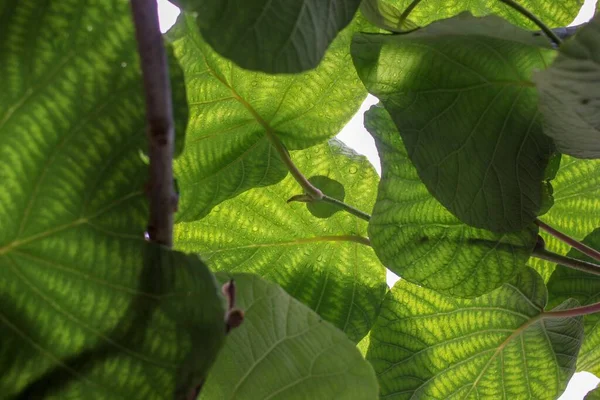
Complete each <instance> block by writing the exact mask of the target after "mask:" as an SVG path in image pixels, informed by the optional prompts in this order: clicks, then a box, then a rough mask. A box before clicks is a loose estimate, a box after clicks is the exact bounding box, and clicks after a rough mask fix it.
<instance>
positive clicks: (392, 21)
mask: <svg viewBox="0 0 600 400" xmlns="http://www.w3.org/2000/svg"><path fill="white" fill-rule="evenodd" d="M583 2H584V0H560V1H549V0H518V1H517V3H518V4H520V5H521V6H523V7H525V8H526V9H528V10H529V11H531V12H532V13H533V14H534V15H536V16H537V17H538V18H540V19H541V20H542V21H544V23H545V24H546V25H549V26H551V27H562V26H566V25H569V24H570V23H571V21H573V20H574V19H575V17H576V16H577V14H578V13H579V10H580V9H581V6H582V5H583ZM361 10H362V11H363V13H365V10H366V11H368V12H369V13H365V15H366V16H367V17H368V18H369V17H370V18H369V19H370V20H371V22H373V23H374V24H376V25H377V26H379V27H381V28H384V29H388V30H392V31H396V30H407V29H414V27H417V26H425V25H428V24H430V23H432V22H434V21H437V20H440V19H444V18H449V17H453V16H455V15H457V14H459V13H461V12H463V11H470V12H471V13H472V14H474V15H476V16H484V15H490V14H495V15H498V16H500V17H502V18H504V19H506V20H507V21H509V22H511V23H513V24H515V25H518V26H521V27H523V28H530V29H538V28H537V26H536V25H535V24H534V23H533V22H531V21H530V20H529V19H527V18H525V17H524V16H523V15H522V14H520V13H519V12H517V11H515V10H514V9H513V8H511V7H509V6H507V5H505V4H503V3H502V2H501V1H499V0H455V1H452V2H449V1H447V0H363V2H362V4H361ZM377 11H379V15H377V14H376V12H377ZM401 15H404V17H402V18H400V16H401ZM398 22H401V25H402V26H401V28H402V29H397V28H399V27H400V24H399V23H398ZM390 28H396V29H390Z"/></svg>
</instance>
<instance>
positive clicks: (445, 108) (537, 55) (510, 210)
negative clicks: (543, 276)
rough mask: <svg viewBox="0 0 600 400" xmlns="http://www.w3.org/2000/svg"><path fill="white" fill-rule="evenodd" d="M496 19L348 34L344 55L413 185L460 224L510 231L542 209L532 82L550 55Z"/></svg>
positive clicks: (544, 157) (542, 159)
mask: <svg viewBox="0 0 600 400" xmlns="http://www.w3.org/2000/svg"><path fill="white" fill-rule="evenodd" d="M539 44H540V42H539V38H538V39H535V38H533V37H532V36H531V35H530V34H529V33H527V32H525V31H522V30H519V29H518V28H515V27H514V26H512V25H509V24H508V23H506V22H505V21H502V20H501V19H499V18H497V17H485V18H474V17H472V16H469V15H465V14H463V15H461V16H458V17H456V18H452V19H448V20H445V21H440V22H437V23H435V24H432V25H430V26H428V27H427V28H424V29H420V30H418V31H416V32H413V33H410V34H405V35H365V34H360V35H357V36H355V38H354V41H353V44H352V56H353V58H354V63H355V65H356V67H357V69H358V72H359V75H360V77H361V79H362V80H363V82H364V84H365V85H366V87H367V89H368V90H369V92H371V93H372V94H374V95H375V96H377V97H378V98H379V99H380V100H381V102H382V103H383V105H384V106H385V108H386V109H387V110H388V111H389V112H390V114H391V116H392V119H393V120H394V122H395V124H396V126H397V127H398V130H399V132H400V135H402V138H403V141H404V144H405V146H406V149H407V150H408V155H409V157H410V159H411V160H412V162H413V163H414V164H415V166H416V168H417V171H418V173H419V176H420V178H421V180H422V181H423V182H424V183H425V185H426V186H427V188H428V189H429V191H430V192H431V193H432V194H433V195H434V196H435V198H436V199H438V200H439V201H440V202H441V203H442V204H443V205H444V206H445V207H446V208H448V209H449V210H450V211H451V212H452V213H453V214H454V215H456V216H457V217H458V218H460V219H461V220H462V221H464V222H465V223H467V224H469V225H471V226H474V227H477V228H484V229H488V230H491V231H494V232H515V231H518V230H521V229H523V228H525V227H527V226H528V225H529V224H531V223H532V222H533V220H534V219H535V217H536V215H537V214H538V212H539V211H540V208H541V206H542V202H543V197H542V195H543V193H544V192H545V191H544V189H543V188H544V184H543V180H544V170H545V168H546V165H547V163H548V159H549V157H550V156H551V154H552V150H553V147H552V142H551V141H550V140H549V139H548V138H547V137H546V136H544V135H543V134H542V131H541V126H540V124H539V122H538V113H537V94H536V90H535V87H534V85H533V83H532V82H530V80H529V79H530V75H531V72H532V70H533V69H534V68H543V67H544V66H545V65H546V60H548V59H549V57H550V56H551V54H550V53H549V52H550V51H551V50H546V49H542V48H541V47H538V45H539Z"/></svg>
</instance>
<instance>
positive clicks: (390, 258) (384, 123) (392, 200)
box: [365, 106, 537, 297]
mask: <svg viewBox="0 0 600 400" xmlns="http://www.w3.org/2000/svg"><path fill="white" fill-rule="evenodd" d="M365 126H366V127H367V129H368V130H369V132H370V133H371V135H373V137H374V138H375V144H376V145H377V149H378V151H379V156H380V158H381V168H382V179H381V182H380V184H379V193H378V195H377V203H376V204H375V208H374V209H373V215H372V218H371V221H370V222H369V237H370V238H371V243H372V245H373V248H374V249H375V252H376V253H377V255H378V256H379V259H380V260H381V261H382V262H383V264H384V265H385V266H386V267H387V268H389V269H390V270H392V271H393V272H395V273H396V274H398V275H400V276H401V277H402V278H404V279H407V280H408V281H410V282H414V283H417V284H419V285H422V286H425V287H428V288H431V289H435V290H437V291H440V292H443V293H447V294H450V295H453V296H458V297H474V296H479V295H481V294H483V293H487V292H490V291H491V290H493V289H495V288H497V287H499V286H500V285H502V284H503V283H505V282H507V281H509V280H510V279H512V277H513V276H514V275H515V274H516V273H518V272H519V271H520V270H521V269H522V267H523V266H524V265H525V263H526V262H527V259H528V258H529V255H530V254H531V251H532V249H533V246H534V244H535V241H536V231H537V229H536V228H535V226H531V227H530V228H528V229H526V230H523V231H522V232H520V233H511V234H495V233H492V232H489V231H485V230H483V229H476V228H471V227H469V226H467V225H465V224H463V223H462V222H460V221H459V220H458V219H457V218H456V217H454V216H453V215H452V214H450V212H448V211H447V210H446V209H445V208H444V207H443V206H442V205H441V204H440V203H439V202H438V201H437V200H436V199H434V198H433V197H432V196H431V194H430V193H429V192H428V191H427V188H426V187H425V185H424V184H423V183H422V182H421V181H420V179H419V176H418V174H417V171H416V170H415V167H414V166H413V164H412V163H411V162H410V160H409V159H408V156H407V154H406V150H405V149H404V145H403V144H402V141H401V139H400V135H399V134H398V130H397V129H396V127H395V126H394V123H393V121H392V119H391V118H390V116H389V114H388V113H387V112H386V111H385V110H384V109H383V108H382V107H381V106H374V107H371V109H370V110H369V111H368V112H367V113H366V114H365Z"/></svg>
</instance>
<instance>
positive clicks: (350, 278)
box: [175, 140, 386, 341]
mask: <svg viewBox="0 0 600 400" xmlns="http://www.w3.org/2000/svg"><path fill="white" fill-rule="evenodd" d="M292 159H293V161H294V163H295V164H296V165H297V166H298V168H299V169H300V170H301V171H303V172H304V173H305V174H306V175H307V176H311V175H320V176H326V177H327V178H328V179H333V180H335V181H337V182H340V183H342V184H343V185H344V187H345V188H346V191H347V194H346V198H345V201H346V202H348V203H349V204H351V205H353V206H355V207H357V208H359V209H362V210H365V211H367V212H368V211H370V209H371V208H372V207H373V203H374V202H375V189H376V187H377V180H378V178H377V175H376V173H375V171H374V170H373V168H372V167H371V166H370V164H369V162H368V161H367V160H366V159H365V158H364V157H362V156H358V155H356V154H355V153H353V152H352V151H351V150H349V149H348V148H346V147H345V146H344V145H343V144H342V143H341V142H339V141H337V140H332V141H331V142H330V143H326V144H322V145H318V146H314V147H311V148H310V149H307V150H302V151H295V152H292ZM321 189H323V190H324V192H325V193H326V194H331V193H329V192H328V191H327V188H321ZM300 190H301V189H300V187H299V186H298V184H297V183H296V182H295V181H294V179H293V178H292V177H291V176H288V177H287V178H286V179H284V180H283V181H282V182H280V183H278V184H277V185H273V186H269V187H266V188H256V189H252V190H250V191H248V192H246V193H243V194H241V195H240V196H238V197H236V198H235V199H231V200H228V201H226V202H224V203H223V204H221V205H219V206H217V207H215V208H214V209H213V211H212V212H211V213H210V214H209V215H207V216H206V217H205V218H203V219H201V220H199V221H195V222H190V223H179V224H177V226H176V228H175V247H176V248H178V249H182V250H186V251H194V252H198V253H200V254H201V255H202V256H203V257H206V258H207V259H208V260H209V261H210V264H211V266H212V267H213V268H214V269H216V270H222V271H235V272H253V273H256V274H259V275H260V276H263V277H265V278H267V279H269V280H271V281H274V282H276V283H278V284H279V285H281V286H282V287H283V288H284V289H285V290H286V291H287V292H288V293H290V294H291V295H292V296H294V297H296V298H297V299H298V300H300V301H301V302H303V303H304V304H306V305H308V306H309V307H310V308H312V309H313V310H315V311H316V312H318V313H319V314H320V315H321V316H322V317H323V318H324V319H326V320H328V321H330V322H331V323H333V324H334V325H335V326H337V327H338V328H340V329H342V330H343V331H344V332H346V334H347V335H348V336H349V337H350V338H351V339H352V340H354V341H359V340H360V339H361V338H362V337H363V336H364V335H365V334H366V333H367V332H368V331H369V329H370V328H371V325H372V324H373V321H374V320H375V317H376V316H377V313H378V312H379V306H380V304H381V299H382V298H383V295H384V293H385V290H386V284H385V269H384V268H383V266H382V265H381V263H380V262H379V260H378V259H377V256H376V255H375V253H374V252H373V250H372V249H371V248H370V247H369V246H367V245H365V244H366V237H365V236H366V233H367V223H366V222H365V221H362V220H360V219H358V218H357V217H355V216H353V215H350V214H348V213H346V212H338V213H336V214H334V215H333V216H331V217H330V218H328V219H322V218H317V217H315V216H313V215H312V214H311V213H310V212H309V211H308V210H307V207H306V205H305V204H304V203H298V202H292V203H287V200H288V199H289V198H290V197H292V196H293V195H295V194H297V193H298V192H299V191H300ZM367 243H368V242H367Z"/></svg>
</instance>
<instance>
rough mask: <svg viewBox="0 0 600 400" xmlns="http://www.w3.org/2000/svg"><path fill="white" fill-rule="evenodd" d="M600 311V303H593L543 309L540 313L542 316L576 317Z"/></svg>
mask: <svg viewBox="0 0 600 400" xmlns="http://www.w3.org/2000/svg"><path fill="white" fill-rule="evenodd" d="M597 312H600V303H594V304H590V305H587V306H581V307H575V308H569V309H566V310H556V311H545V312H544V313H542V314H541V316H542V318H564V317H578V316H580V315H588V314H594V313H597Z"/></svg>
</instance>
